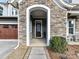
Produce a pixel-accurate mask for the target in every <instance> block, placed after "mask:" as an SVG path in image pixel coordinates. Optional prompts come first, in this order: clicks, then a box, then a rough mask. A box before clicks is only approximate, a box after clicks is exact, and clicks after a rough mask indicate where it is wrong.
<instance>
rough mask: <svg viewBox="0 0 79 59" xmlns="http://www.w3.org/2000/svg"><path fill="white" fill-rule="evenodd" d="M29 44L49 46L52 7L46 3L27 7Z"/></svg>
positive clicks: (27, 41) (27, 40)
mask: <svg viewBox="0 0 79 59" xmlns="http://www.w3.org/2000/svg"><path fill="white" fill-rule="evenodd" d="M26 22H27V23H26V28H27V32H26V33H27V34H26V35H27V38H26V44H27V46H47V45H49V40H50V9H49V8H48V7H47V6H44V5H33V6H30V7H28V8H27V21H26Z"/></svg>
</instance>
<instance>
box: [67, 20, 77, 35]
mask: <svg viewBox="0 0 79 59" xmlns="http://www.w3.org/2000/svg"><path fill="white" fill-rule="evenodd" d="M69 21H73V27H69ZM69 28H73V34H71V33H69ZM67 33H68V35H75V19H68V21H67Z"/></svg>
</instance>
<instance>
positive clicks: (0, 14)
mask: <svg viewBox="0 0 79 59" xmlns="http://www.w3.org/2000/svg"><path fill="white" fill-rule="evenodd" d="M2 15H3V8H2V7H0V16H2Z"/></svg>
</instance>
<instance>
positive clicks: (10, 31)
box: [0, 24, 18, 39]
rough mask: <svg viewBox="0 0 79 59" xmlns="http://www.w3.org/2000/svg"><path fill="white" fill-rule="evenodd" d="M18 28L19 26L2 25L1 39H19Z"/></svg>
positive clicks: (0, 26) (0, 29) (0, 27)
mask: <svg viewBox="0 0 79 59" xmlns="http://www.w3.org/2000/svg"><path fill="white" fill-rule="evenodd" d="M17 38H18V28H17V24H1V25H0V39H17Z"/></svg>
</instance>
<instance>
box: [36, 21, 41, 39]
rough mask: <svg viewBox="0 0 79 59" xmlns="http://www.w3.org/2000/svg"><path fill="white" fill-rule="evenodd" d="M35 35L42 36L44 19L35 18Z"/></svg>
mask: <svg viewBox="0 0 79 59" xmlns="http://www.w3.org/2000/svg"><path fill="white" fill-rule="evenodd" d="M35 37H36V38H42V20H35Z"/></svg>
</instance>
